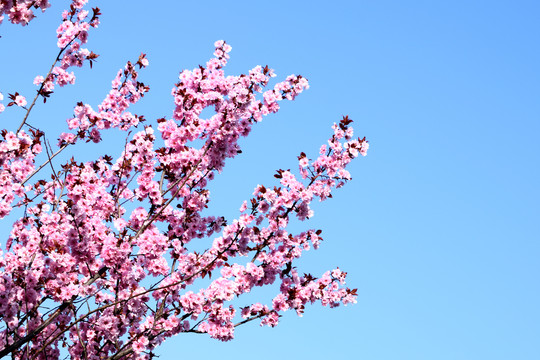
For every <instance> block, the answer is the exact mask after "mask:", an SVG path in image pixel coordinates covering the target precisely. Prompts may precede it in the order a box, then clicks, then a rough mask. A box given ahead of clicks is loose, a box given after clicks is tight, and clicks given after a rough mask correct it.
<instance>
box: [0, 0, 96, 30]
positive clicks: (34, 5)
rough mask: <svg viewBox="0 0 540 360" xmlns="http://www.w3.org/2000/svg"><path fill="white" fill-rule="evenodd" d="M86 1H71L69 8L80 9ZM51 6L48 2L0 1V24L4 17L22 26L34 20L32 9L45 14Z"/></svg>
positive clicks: (37, 0) (43, 0) (44, 0)
mask: <svg viewBox="0 0 540 360" xmlns="http://www.w3.org/2000/svg"><path fill="white" fill-rule="evenodd" d="M87 2H88V0H72V1H71V8H75V9H80V8H82V7H83V6H84V5H85V4H86V3H87ZM50 6H51V4H50V3H49V0H0V24H1V23H2V21H3V20H4V15H7V16H8V20H9V21H10V22H11V23H13V24H20V25H22V26H25V25H28V23H29V22H30V21H31V20H32V19H34V18H35V17H36V16H35V15H34V9H36V10H37V9H39V10H41V11H42V12H45V10H46V9H48V8H49V7H50Z"/></svg>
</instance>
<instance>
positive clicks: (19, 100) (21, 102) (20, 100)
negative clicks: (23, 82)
mask: <svg viewBox="0 0 540 360" xmlns="http://www.w3.org/2000/svg"><path fill="white" fill-rule="evenodd" d="M15 103H16V104H17V105H18V106H21V107H22V106H26V98H25V97H24V96H22V95H17V96H16V97H15Z"/></svg>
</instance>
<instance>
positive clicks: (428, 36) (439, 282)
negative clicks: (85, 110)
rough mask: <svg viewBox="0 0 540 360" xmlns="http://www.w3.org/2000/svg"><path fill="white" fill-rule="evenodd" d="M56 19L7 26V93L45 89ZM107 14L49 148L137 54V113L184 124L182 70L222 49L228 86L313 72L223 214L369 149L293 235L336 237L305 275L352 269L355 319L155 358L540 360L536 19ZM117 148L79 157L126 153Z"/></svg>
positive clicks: (317, 8)
mask: <svg viewBox="0 0 540 360" xmlns="http://www.w3.org/2000/svg"><path fill="white" fill-rule="evenodd" d="M52 2H53V3H54V6H53V7H52V8H51V9H49V10H48V12H47V13H45V14H43V15H39V18H38V19H36V20H34V21H33V22H32V23H31V24H30V25H29V26H28V27H27V28H21V27H20V26H14V25H11V24H7V23H4V24H3V25H1V26H0V35H1V36H2V38H0V71H1V72H2V73H1V76H0V91H1V92H2V93H4V94H6V93H7V92H14V91H19V92H21V93H23V94H28V97H30V94H32V92H33V91H34V86H33V85H32V80H33V78H34V77H35V76H36V75H38V74H41V75H44V74H45V73H46V71H47V70H48V67H49V65H50V63H51V61H52V59H53V58H54V56H55V52H56V50H57V49H56V47H55V46H56V45H55V44H56V33H55V29H56V26H57V24H58V23H59V19H60V15H59V14H60V11H61V10H62V9H63V7H62V6H63V5H64V4H66V1H54V0H53V1H52ZM93 3H94V4H95V5H97V6H99V7H100V8H101V9H102V13H103V15H102V17H101V22H102V23H101V25H100V27H99V29H97V30H94V31H92V32H91V33H90V41H89V44H88V47H89V49H91V50H93V51H94V52H96V53H98V54H100V55H101V56H100V58H99V59H98V62H97V63H96V64H95V66H94V69H93V70H90V69H88V67H86V68H84V69H78V71H77V72H76V74H77V76H78V78H77V84H76V86H74V87H73V86H71V87H67V88H64V89H60V90H59V91H58V92H57V93H56V94H55V95H53V98H52V99H51V100H50V101H49V102H47V104H46V105H40V106H39V107H38V108H37V109H36V110H37V111H35V113H33V114H32V116H31V118H30V123H32V124H35V125H36V126H40V127H43V128H46V129H50V131H51V132H50V134H51V135H50V136H51V137H53V131H54V129H63V128H64V124H65V122H64V121H65V119H66V118H68V117H69V116H70V114H71V113H72V110H73V106H74V104H75V103H76V102H77V101H80V100H82V101H84V102H86V103H89V104H92V105H97V104H98V103H99V102H100V101H101V99H102V98H103V97H104V95H105V94H106V92H107V91H108V89H109V88H110V80H112V78H113V77H114V75H115V73H116V71H117V69H119V68H120V67H122V66H123V64H124V63H125V61H126V60H130V59H135V60H136V58H137V57H138V55H139V54H140V52H145V53H147V55H148V59H149V60H150V66H149V68H148V69H147V70H144V71H142V72H141V79H142V80H143V81H144V82H145V83H147V84H148V85H150V87H151V91H150V93H149V94H148V95H147V96H146V97H145V98H144V100H143V101H142V102H141V104H139V105H138V106H137V112H138V113H142V114H145V115H146V117H147V119H149V120H150V121H154V120H155V119H156V118H159V117H162V116H170V115H171V111H172V108H173V104H172V97H171V96H170V91H171V88H172V86H173V84H174V83H175V81H176V80H177V75H178V73H179V71H180V70H182V69H184V68H188V69H192V68H194V67H197V66H198V64H204V63H205V62H206V61H207V60H208V59H209V58H210V56H211V54H212V51H213V43H214V41H215V40H218V39H225V40H226V41H227V42H228V43H230V44H231V45H232V47H233V50H232V52H231V61H230V64H229V65H228V66H227V68H226V71H227V72H228V73H229V74H234V75H237V74H240V73H245V72H247V71H248V70H249V69H251V68H253V67H254V66H256V65H259V64H260V65H263V66H264V65H266V64H268V65H269V66H270V67H271V68H273V69H275V71H276V73H277V74H278V77H277V79H284V78H285V77H286V76H287V75H289V74H292V73H294V74H302V75H304V76H305V77H307V78H308V79H309V80H310V84H311V88H310V89H309V90H308V91H306V92H305V93H303V94H301V95H300V97H299V98H298V99H297V100H296V101H294V102H292V103H285V104H283V106H282V109H281V111H280V112H279V113H278V114H277V115H276V116H270V117H268V118H266V119H265V120H264V122H263V123H261V124H258V125H257V126H256V127H255V128H254V130H253V133H252V134H251V136H250V138H248V139H245V141H243V142H242V145H243V151H244V152H243V154H242V155H241V156H239V157H238V158H236V159H234V160H233V161H231V162H230V163H229V164H228V166H227V167H226V170H225V171H224V172H223V174H222V175H221V176H220V178H219V179H217V180H216V182H215V184H214V185H213V188H212V191H213V193H212V194H213V199H214V205H213V207H212V208H211V210H212V211H215V213H216V214H226V215H228V216H229V217H230V218H232V217H234V216H236V214H237V209H238V208H239V206H240V204H241V202H242V201H243V200H244V199H246V198H249V196H250V194H251V192H252V190H253V188H254V187H255V186H256V185H257V184H259V183H263V184H267V185H272V184H274V180H275V179H274V178H273V177H272V175H273V173H274V170H275V169H278V168H293V167H295V166H296V156H297V155H298V154H299V153H300V151H305V152H306V153H308V155H309V154H312V157H313V156H315V154H316V152H317V150H318V148H319V146H320V145H321V144H322V143H324V142H325V141H326V139H327V138H328V136H329V135H330V126H331V125H332V123H333V122H334V121H337V120H339V119H340V118H341V117H342V115H345V114H348V115H349V116H350V117H351V118H352V119H353V120H354V121H355V123H354V124H355V125H356V126H355V131H356V134H357V135H359V136H364V135H365V136H366V137H367V138H368V139H369V141H370V145H371V147H370V150H369V153H368V156H367V157H366V158H362V159H358V160H356V161H355V162H354V163H353V164H352V166H351V168H350V171H351V173H352V176H353V181H352V182H351V183H349V184H348V185H347V186H346V187H345V188H343V189H339V190H338V191H336V192H335V194H334V198H333V199H331V200H329V201H327V202H325V203H322V204H320V206H318V205H317V206H316V207H315V217H314V218H313V219H312V220H310V222H309V223H307V224H302V225H299V226H298V227H297V228H298V229H301V228H302V226H303V227H308V226H309V227H315V228H321V229H323V235H324V238H325V242H324V243H323V244H322V246H321V249H320V250H318V251H315V252H308V253H306V257H305V259H303V260H302V262H301V263H300V265H299V266H300V268H299V269H300V271H303V272H311V273H313V274H314V275H318V274H321V273H322V272H324V271H325V270H326V269H331V268H334V267H336V266H339V267H340V268H341V269H343V270H345V271H347V272H348V274H349V276H348V284H349V286H351V287H356V288H358V293H359V297H358V303H357V304H356V305H354V306H348V307H343V308H338V309H327V308H322V307H320V306H313V307H311V308H308V309H307V311H306V314H305V315H304V317H302V318H299V317H297V316H296V315H294V314H288V316H285V317H284V318H283V319H282V321H281V323H280V325H279V327H277V328H275V329H269V328H260V327H259V326H258V325H257V324H255V323H252V324H248V325H246V326H244V327H241V328H239V329H237V331H236V337H237V338H236V339H235V340H234V341H232V342H229V343H220V342H217V341H214V340H211V339H209V338H208V337H206V336H204V335H192V334H189V335H187V336H178V337H176V338H173V339H170V340H168V341H167V343H166V344H165V345H164V346H162V347H161V349H160V350H159V351H158V353H159V354H160V355H161V357H160V359H161V360H173V359H180V358H189V357H192V356H197V357H198V358H207V359H209V358H213V357H218V356H219V357H220V358H222V359H235V360H244V359H252V358H257V359H259V360H264V359H275V358H276V357H291V358H297V359H308V358H309V359H317V360H318V359H327V358H329V357H330V356H335V355H339V356H344V357H348V358H350V359H369V360H394V359H400V360H408V359H410V360H423V359H426V360H433V359H437V360H454V359H465V360H466V359H475V360H479V359H482V360H483V359H486V360H487V359H489V360H508V359H519V360H537V359H540V342H539V339H540V306H539V305H540V282H539V279H538V278H539V275H540V261H539V255H540V231H539V230H540V229H539V228H540V225H539V224H540V211H539V200H540V191H539V187H538V185H539V184H540V166H539V165H540V161H539V160H538V156H539V155H540V142H539V141H538V137H539V135H540V85H539V84H540V66H539V64H540V46H539V39H540V3H538V2H537V1H520V0H516V1H496V0H492V1H474V0H473V1H470V0H469V1H459V0H458V1H339V0H338V1H331V2H328V1H272V2H255V1H228V2H218V1H204V2H199V1H172V0H167V1H165V0H163V1H156V2H153V3H152V2H149V1H94V2H93ZM4 102H5V101H4ZM0 121H1V122H2V124H3V125H2V126H6V127H8V128H14V127H15V126H16V125H15V124H18V123H19V121H20V119H19V117H18V114H16V112H15V111H12V110H10V111H9V112H8V111H6V113H4V114H2V115H0ZM119 142H120V140H118V139H116V143H115V139H108V142H107V143H106V145H103V147H102V148H99V149H96V148H95V147H91V146H88V147H85V148H83V149H82V150H80V151H79V152H78V153H77V154H75V155H77V156H79V158H80V159H81V160H89V159H91V158H92V157H95V155H96V153H100V154H101V153H102V152H109V153H112V154H118V153H119V147H118V146H115V145H118V143H119ZM121 142H122V144H123V139H122V140H121ZM107 144H108V145H107ZM2 228H3V229H4V234H6V235H3V236H4V237H5V236H7V231H8V230H9V226H6V225H5V224H4V225H3V227H2ZM263 295H264V294H263Z"/></svg>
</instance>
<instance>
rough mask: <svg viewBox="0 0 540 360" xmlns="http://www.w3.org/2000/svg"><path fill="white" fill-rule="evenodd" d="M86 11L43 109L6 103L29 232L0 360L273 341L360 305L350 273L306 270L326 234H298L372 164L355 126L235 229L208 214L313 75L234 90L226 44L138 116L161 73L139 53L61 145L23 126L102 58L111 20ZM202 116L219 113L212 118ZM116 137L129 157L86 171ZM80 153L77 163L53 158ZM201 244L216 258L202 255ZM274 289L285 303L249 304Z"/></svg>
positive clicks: (253, 206) (5, 260) (3, 161)
mask: <svg viewBox="0 0 540 360" xmlns="http://www.w3.org/2000/svg"><path fill="white" fill-rule="evenodd" d="M86 3H87V1H83V0H74V1H72V3H71V7H70V9H69V10H66V11H64V12H63V14H62V23H61V24H60V26H59V27H58V28H57V39H58V40H57V46H58V48H59V50H58V51H59V53H58V56H57V58H56V60H55V61H54V63H53V66H52V67H51V70H50V72H49V73H48V74H46V75H38V76H36V77H35V79H34V81H33V83H34V85H36V86H38V91H37V95H36V97H35V98H34V99H33V100H32V101H31V102H30V101H29V102H30V105H28V103H29V102H27V100H26V98H25V97H24V96H23V95H21V94H19V93H18V92H15V93H13V94H9V99H10V100H11V101H10V102H9V103H8V104H7V106H8V107H10V106H13V112H12V113H10V112H8V113H9V114H5V113H4V114H3V115H2V116H4V115H10V116H11V114H15V113H16V112H17V114H20V113H24V115H23V118H22V121H21V122H20V123H19V124H15V126H17V125H18V128H17V130H14V131H10V130H7V129H5V130H2V131H1V132H0V218H5V217H7V216H8V215H10V214H16V215H17V217H18V219H17V220H16V221H15V222H14V224H13V226H12V228H11V232H10V234H9V238H8V240H7V243H6V246H5V249H1V250H0V271H1V276H0V357H3V356H7V355H10V356H12V358H14V359H28V358H36V359H59V358H60V357H61V354H64V355H65V354H66V352H67V353H68V354H69V356H70V357H71V358H74V359H98V358H99V359H101V358H107V359H121V358H130V359H149V358H152V356H153V355H154V353H153V351H154V349H155V348H156V347H157V346H159V345H160V344H161V343H162V342H163V341H165V340H166V339H168V338H171V337H173V336H175V335H178V334H181V333H198V334H206V336H209V337H210V338H213V339H217V340H220V341H229V340H232V339H233V338H234V336H235V329H236V327H238V326H241V325H244V324H247V323H250V322H253V321H257V322H258V323H259V324H260V325H261V326H270V327H275V326H277V325H279V322H280V317H281V316H282V315H283V313H284V312H286V311H294V312H295V313H296V314H298V315H299V316H301V315H302V314H303V313H304V311H306V309H307V306H308V305H309V304H313V303H319V304H322V305H323V306H328V307H331V308H333V307H337V306H340V305H347V304H351V303H355V302H356V296H357V292H356V289H349V288H347V287H346V282H345V280H346V275H347V274H346V272H344V271H342V270H340V269H339V268H336V269H332V270H329V271H326V272H324V273H322V274H320V275H316V276H315V275H312V274H310V273H304V272H303V271H300V269H299V268H298V267H297V264H298V261H297V260H298V259H299V258H300V257H301V256H302V255H303V253H304V252H305V251H309V250H311V249H318V248H319V247H320V246H321V242H322V240H323V238H322V236H321V234H322V231H321V230H316V229H306V230H304V231H300V232H291V231H289V230H288V225H289V224H290V223H292V222H294V221H308V220H309V219H311V218H312V217H314V216H315V213H314V211H313V209H312V208H311V204H312V202H313V201H324V200H327V199H329V198H331V197H332V192H333V191H334V190H335V189H337V188H340V187H341V186H343V185H344V184H346V183H347V182H348V181H350V180H351V178H352V176H351V174H350V173H349V171H348V170H346V167H347V166H348V165H349V163H350V162H351V161H352V160H353V159H354V158H356V157H358V156H360V155H362V156H365V155H366V154H367V150H368V147H369V144H368V142H367V141H366V139H365V138H354V136H353V135H354V134H353V128H352V127H351V126H350V124H351V123H352V120H351V119H350V118H349V117H348V116H345V117H343V118H342V119H340V120H339V121H338V122H336V123H335V124H334V125H333V126H332V129H331V130H332V132H331V134H330V138H329V140H328V142H327V143H326V144H324V145H322V146H321V148H320V149H319V152H318V153H314V154H313V155H308V154H307V153H304V152H302V153H300V155H299V156H298V168H297V169H293V170H283V169H279V170H277V171H276V174H275V175H274V179H268V183H267V184H265V185H258V186H256V187H255V189H254V191H253V195H252V197H251V198H250V199H246V200H245V201H244V202H243V203H241V204H240V207H239V212H238V215H237V216H236V218H235V219H226V218H225V217H223V216H216V215H209V213H208V212H207V211H205V209H207V208H208V206H209V204H210V201H211V196H210V195H211V194H210V190H209V185H210V183H211V181H212V180H213V179H214V178H215V177H216V176H218V175H219V173H220V172H221V171H222V170H223V168H224V167H225V165H226V162H227V161H228V160H229V159H231V158H234V157H236V156H237V155H238V154H240V153H241V151H242V150H241V146H240V142H239V140H240V139H241V138H242V137H246V136H248V135H249V134H250V132H251V129H252V126H254V125H256V124H257V123H259V122H260V121H262V120H263V118H264V117H265V116H266V115H268V114H272V113H276V112H278V111H279V110H280V107H281V102H282V101H287V100H288V101H292V100H294V99H295V98H296V97H297V96H299V95H300V94H301V93H302V92H303V91H304V90H306V89H308V88H309V82H308V81H307V79H306V78H304V77H303V76H301V75H289V76H287V77H285V78H284V80H282V81H279V82H277V83H276V84H275V85H273V86H269V83H270V81H271V79H272V78H274V77H276V74H274V71H273V70H272V69H270V68H269V67H268V66H265V67H262V66H256V67H254V68H253V69H251V70H249V71H248V72H247V74H241V75H226V74H225V67H226V66H227V63H228V60H229V58H230V53H231V51H232V47H231V46H230V45H229V44H228V43H227V42H225V41H223V40H219V41H217V42H215V44H214V47H215V48H214V53H213V57H212V58H211V59H209V60H208V61H207V62H206V64H205V66H199V67H197V68H195V69H192V70H183V71H181V72H180V74H179V76H178V81H177V82H176V84H175V85H174V87H173V89H172V91H171V107H172V116H170V117H168V118H161V119H155V120H154V119H150V120H147V119H146V118H145V117H144V116H143V115H138V114H135V113H133V112H132V111H133V110H132V108H131V107H132V105H134V104H136V103H138V102H139V101H141V100H142V99H143V97H144V96H145V94H146V93H147V92H148V91H150V88H149V86H147V85H145V84H144V83H143V82H142V81H141V79H140V76H143V75H142V74H139V72H141V71H142V70H143V69H144V68H146V67H147V66H149V60H148V59H147V57H146V55H145V54H141V55H140V56H139V57H138V58H137V59H136V60H135V59H134V60H133V61H129V62H127V63H126V64H125V66H123V67H122V68H121V69H119V70H118V72H117V74H116V76H115V77H114V78H113V79H112V82H111V88H110V91H109V92H108V93H107V94H104V97H103V101H102V102H101V103H99V104H97V105H95V106H92V105H90V104H86V103H84V102H79V103H77V104H74V108H73V116H70V118H69V119H68V120H67V122H66V125H65V131H64V132H62V133H60V134H58V135H56V138H57V142H56V145H55V146H53V145H51V144H50V142H49V141H47V140H46V139H47V138H50V136H49V134H47V137H46V135H45V132H44V131H42V130H40V129H39V128H40V124H39V122H38V121H36V123H35V124H34V123H33V124H32V125H30V124H29V123H28V122H27V119H28V117H29V116H30V115H31V113H32V111H33V109H34V106H35V104H36V100H37V99H39V98H41V99H43V100H44V101H45V100H47V98H48V97H50V96H51V94H52V92H53V90H54V89H55V87H56V85H58V86H60V87H62V86H67V85H73V84H75V79H76V78H75V73H74V71H72V68H74V67H81V66H83V64H84V63H85V62H88V63H89V64H90V65H92V61H94V60H95V59H96V58H97V55H96V54H94V53H92V52H91V51H89V50H87V49H85V48H83V47H82V46H83V45H84V44H85V43H86V42H87V38H88V34H89V33H88V31H89V30H90V28H95V27H97V26H98V24H99V15H100V11H99V9H97V8H93V9H90V10H86V9H85V5H86ZM48 6H49V3H48V2H47V1H46V0H43V1H32V2H30V1H17V2H14V1H9V0H0V14H7V15H8V19H9V21H10V22H12V23H15V24H21V25H26V24H27V23H28V22H29V21H31V20H32V18H33V17H35V15H34V13H33V10H32V8H33V9H41V10H45V9H46V8H47V7H48ZM2 100H3V96H2V95H1V93H0V101H2ZM15 105H17V106H18V107H19V108H17V106H15ZM27 105H28V106H27ZM206 108H210V109H213V110H214V114H213V115H211V116H209V117H205V116H203V115H202V114H203V111H204V109H206ZM4 109H5V107H4V105H2V104H0V112H2V111H4ZM111 129H116V130H115V131H116V132H117V134H118V132H123V134H124V136H123V137H124V140H125V141H123V142H122V148H121V149H119V152H118V153H119V154H120V155H118V156H116V157H113V156H109V155H103V156H101V157H99V158H96V159H94V160H93V161H88V162H80V160H78V159H77V152H76V148H77V144H78V143H80V142H81V141H85V142H89V143H95V144H98V143H100V142H101V141H102V135H103V133H104V132H107V131H111ZM70 151H71V155H72V157H71V158H70V159H69V160H67V161H61V160H58V158H56V156H57V155H58V154H60V153H64V154H68V153H69V152H70ZM310 156H311V157H310ZM236 206H238V205H236ZM237 208H238V207H237ZM4 220H7V219H4ZM204 240H205V241H207V244H208V247H207V248H206V250H203V251H201V250H198V251H196V250H194V248H195V246H193V245H194V243H195V242H200V241H204ZM263 286H265V287H270V288H272V289H274V291H275V295H274V296H272V297H270V298H261V299H258V300H256V301H255V302H253V301H248V300H245V299H246V296H243V295H244V294H247V293H250V292H252V290H253V289H254V288H256V287H263Z"/></svg>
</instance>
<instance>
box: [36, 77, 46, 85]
mask: <svg viewBox="0 0 540 360" xmlns="http://www.w3.org/2000/svg"><path fill="white" fill-rule="evenodd" d="M43 81H45V78H43V76H41V75H38V76H36V77H35V78H34V85H41V83H42V82H43Z"/></svg>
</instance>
